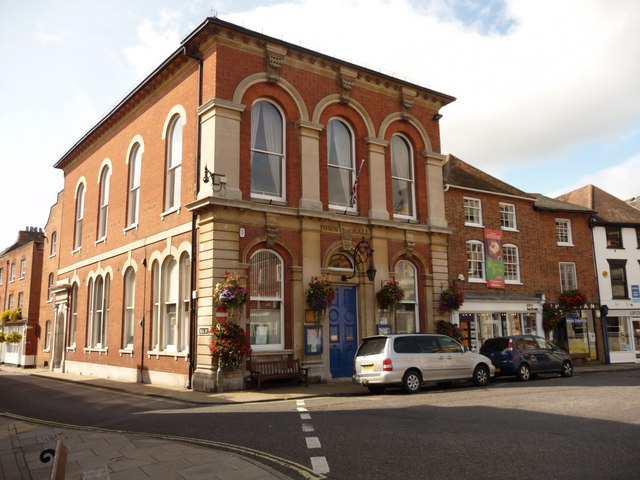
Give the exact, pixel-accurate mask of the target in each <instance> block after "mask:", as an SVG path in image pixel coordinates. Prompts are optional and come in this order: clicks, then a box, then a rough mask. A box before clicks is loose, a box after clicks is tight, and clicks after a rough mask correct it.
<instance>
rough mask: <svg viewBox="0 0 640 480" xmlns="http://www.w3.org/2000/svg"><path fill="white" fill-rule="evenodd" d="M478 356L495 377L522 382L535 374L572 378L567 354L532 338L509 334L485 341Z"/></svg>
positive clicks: (533, 336)
mask: <svg viewBox="0 0 640 480" xmlns="http://www.w3.org/2000/svg"><path fill="white" fill-rule="evenodd" d="M480 353H481V354H482V355H485V356H486V357H489V358H490V359H491V362H492V363H493V364H494V365H495V367H496V377H498V376H503V375H515V376H516V377H518V379H519V380H521V381H523V382H526V381H527V380H529V379H530V378H533V377H535V376H536V375H537V374H539V373H559V374H560V375H562V376H563V377H570V376H571V375H573V362H572V361H571V357H570V356H569V354H568V353H567V352H565V351H564V350H562V349H561V348H560V347H558V346H556V345H554V344H553V343H551V342H550V341H548V340H546V339H544V338H542V337H537V336H535V335H512V336H510V337H496V338H490V339H489V340H487V341H485V342H484V343H483V344H482V347H480Z"/></svg>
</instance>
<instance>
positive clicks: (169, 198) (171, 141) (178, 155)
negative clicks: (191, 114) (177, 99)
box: [163, 114, 185, 214]
mask: <svg viewBox="0 0 640 480" xmlns="http://www.w3.org/2000/svg"><path fill="white" fill-rule="evenodd" d="M178 124H179V126H180V131H179V134H178V131H177V126H178ZM184 124H185V121H184V119H183V118H182V116H181V115H179V114H175V115H174V116H173V117H172V118H171V121H170V122H169V127H168V129H167V150H166V153H165V156H166V159H165V191H164V212H163V213H164V214H167V213H170V212H173V211H176V210H178V209H179V208H180V205H181V194H182V160H183V158H182V156H183V148H184ZM178 136H179V141H178Z"/></svg>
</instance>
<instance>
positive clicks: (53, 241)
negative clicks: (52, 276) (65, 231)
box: [49, 232, 58, 257]
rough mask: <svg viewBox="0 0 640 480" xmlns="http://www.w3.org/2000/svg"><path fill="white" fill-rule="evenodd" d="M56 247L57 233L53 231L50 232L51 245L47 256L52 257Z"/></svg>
mask: <svg viewBox="0 0 640 480" xmlns="http://www.w3.org/2000/svg"><path fill="white" fill-rule="evenodd" d="M57 247H58V234H57V233H56V232H53V233H52V234H51V246H50V248H49V256H50V257H53V256H54V255H55V254H56V249H57Z"/></svg>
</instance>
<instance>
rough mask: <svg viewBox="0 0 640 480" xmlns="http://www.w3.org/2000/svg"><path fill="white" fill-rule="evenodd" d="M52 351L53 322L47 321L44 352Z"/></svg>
mask: <svg viewBox="0 0 640 480" xmlns="http://www.w3.org/2000/svg"><path fill="white" fill-rule="evenodd" d="M50 350H51V320H47V323H45V325H44V351H45V352H48V351H50Z"/></svg>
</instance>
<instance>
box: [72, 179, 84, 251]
mask: <svg viewBox="0 0 640 480" xmlns="http://www.w3.org/2000/svg"><path fill="white" fill-rule="evenodd" d="M83 220H84V183H81V184H80V185H78V190H76V212H75V228H74V231H73V249H74V250H79V249H80V248H81V247H82V223H83Z"/></svg>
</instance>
